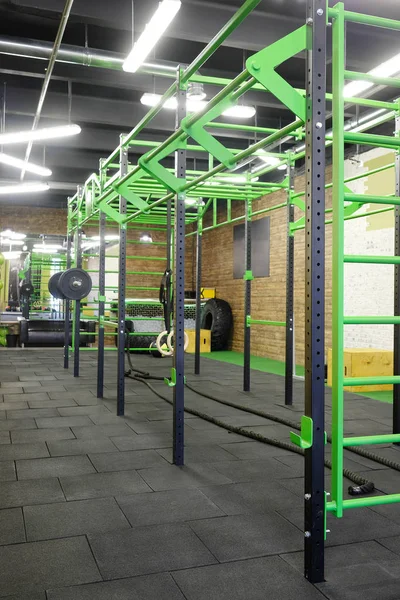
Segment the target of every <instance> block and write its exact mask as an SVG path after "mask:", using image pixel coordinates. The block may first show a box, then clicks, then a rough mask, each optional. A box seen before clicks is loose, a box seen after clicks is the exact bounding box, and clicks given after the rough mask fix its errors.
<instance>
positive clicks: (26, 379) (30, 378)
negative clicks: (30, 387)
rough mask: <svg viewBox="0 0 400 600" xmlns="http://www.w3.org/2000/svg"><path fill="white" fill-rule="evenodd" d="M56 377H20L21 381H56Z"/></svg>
mask: <svg viewBox="0 0 400 600" xmlns="http://www.w3.org/2000/svg"><path fill="white" fill-rule="evenodd" d="M55 379H56V378H55V377H54V375H20V376H19V380H20V381H55Z"/></svg>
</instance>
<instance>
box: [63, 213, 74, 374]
mask: <svg viewBox="0 0 400 600" xmlns="http://www.w3.org/2000/svg"><path fill="white" fill-rule="evenodd" d="M71 246H72V244H71V232H70V224H69V219H68V234H67V263H66V268H67V269H70V268H71V250H72V247H71ZM70 329H71V301H70V300H64V369H68V368H69V342H70V337H71V331H70Z"/></svg>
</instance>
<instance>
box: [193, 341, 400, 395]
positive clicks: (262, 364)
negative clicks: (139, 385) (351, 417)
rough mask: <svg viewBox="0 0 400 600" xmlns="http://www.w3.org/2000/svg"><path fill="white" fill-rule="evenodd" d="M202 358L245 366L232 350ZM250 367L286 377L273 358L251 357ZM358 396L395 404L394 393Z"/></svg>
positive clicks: (300, 369)
mask: <svg viewBox="0 0 400 600" xmlns="http://www.w3.org/2000/svg"><path fill="white" fill-rule="evenodd" d="M201 356H204V358H210V359H211V360H218V361H220V362H225V363H230V364H231V365H238V366H240V367H242V366H243V353H242V352H233V351H230V350H220V351H219V352H205V353H204V354H202V355H201ZM250 367H251V368H252V369H254V370H255V371H263V372H264V373H272V374H273V375H282V376H284V375H285V363H284V362H282V361H280V360H273V359H272V358H263V357H262V356H251V357H250ZM296 375H300V376H302V375H304V367H303V366H301V365H297V366H296ZM358 396H364V397H367V398H372V400H379V402H387V403H389V404H391V403H392V402H393V392H391V391H387V392H363V393H358Z"/></svg>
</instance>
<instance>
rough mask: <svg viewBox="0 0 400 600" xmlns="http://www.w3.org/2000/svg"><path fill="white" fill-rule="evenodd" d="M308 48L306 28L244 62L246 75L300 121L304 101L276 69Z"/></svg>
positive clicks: (302, 116)
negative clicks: (248, 74) (260, 85)
mask: <svg viewBox="0 0 400 600" xmlns="http://www.w3.org/2000/svg"><path fill="white" fill-rule="evenodd" d="M306 48H307V25H303V27H300V28H299V29H296V30H295V31H293V32H292V33H289V35H287V36H286V37H284V38H282V39H281V40H278V41H277V42H275V43H274V44H271V45H270V46H268V47H267V48H264V50H260V52H257V54H253V56H251V57H250V58H248V59H247V61H246V68H247V70H248V72H249V73H250V74H251V75H252V76H253V77H254V78H255V79H257V81H258V82H259V83H261V84H262V85H263V86H264V87H265V89H266V90H268V91H269V92H271V94H273V95H274V96H275V97H276V98H278V99H279V100H280V101H281V102H282V103H283V104H284V105H285V106H287V107H288V108H289V109H290V110H291V111H292V112H293V113H294V114H295V115H296V116H297V117H299V119H301V120H302V121H305V120H306V100H305V98H304V97H303V96H302V95H301V94H300V93H299V92H298V91H296V90H295V89H294V88H293V87H292V86H291V85H290V84H289V83H288V82H287V81H285V79H283V77H281V75H279V74H278V73H277V72H276V71H275V69H276V67H278V66H279V65H281V64H282V63H283V62H285V61H286V60H288V59H289V58H291V57H292V56H295V55H296V54H298V53H299V52H302V50H306Z"/></svg>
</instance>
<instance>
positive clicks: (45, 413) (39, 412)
mask: <svg viewBox="0 0 400 600" xmlns="http://www.w3.org/2000/svg"><path fill="white" fill-rule="evenodd" d="M58 416H59V414H58V412H57V409H56V408H30V409H27V410H15V409H13V410H8V411H7V419H41V418H49V417H58Z"/></svg>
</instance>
